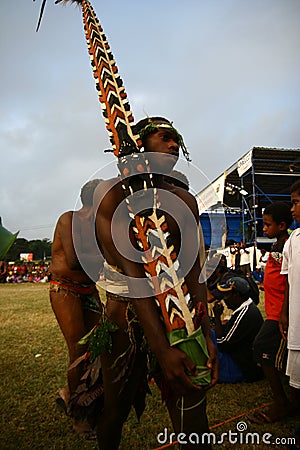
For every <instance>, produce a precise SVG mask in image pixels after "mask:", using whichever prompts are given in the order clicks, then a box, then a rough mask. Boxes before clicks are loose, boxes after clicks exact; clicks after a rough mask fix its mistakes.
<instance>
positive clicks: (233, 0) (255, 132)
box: [0, 0, 300, 240]
mask: <svg viewBox="0 0 300 450" xmlns="http://www.w3.org/2000/svg"><path fill="white" fill-rule="evenodd" d="M91 3H92V5H93V7H94V9H95V11H96V13H97V15H98V18H99V20H100V23H101V25H102V27H103V28H104V31H105V33H106V36H107V38H108V41H109V43H110V46H111V50H112V52H113V55H114V57H115V60H116V62H117V66H118V68H119V71H120V74H121V77H122V79H123V81H124V84H125V88H126V92H127V94H128V98H129V102H130V105H131V109H132V111H133V115H134V118H135V120H136V121H138V120H140V119H141V118H143V117H145V116H146V115H149V116H151V115H160V116H165V117H167V118H169V119H171V120H173V121H174V126H175V127H176V128H177V129H179V130H180V132H181V133H182V134H183V136H184V140H185V144H186V145H187V147H188V149H189V152H190V156H191V158H192V163H190V164H187V163H186V162H184V161H183V160H181V161H180V163H179V167H178V169H180V170H182V171H184V172H185V173H186V174H187V175H188V178H189V179H190V183H191V191H192V192H193V193H197V192H199V191H200V190H201V189H203V188H204V187H205V186H206V185H208V184H209V183H210V182H211V181H213V180H214V179H216V178H217V177H218V176H219V175H220V174H221V173H222V172H223V171H224V170H226V169H227V168H228V167H230V166H231V165H232V164H233V163H234V162H236V161H237V160H238V159H239V158H240V157H241V156H243V155H244V154H245V153H247V152H248V151H249V150H250V149H251V148H252V147H275V148H300V127H299V117H300V83H299V81H300V80H299V78H300V58H299V55H300V27H299V19H300V1H299V0H252V1H248V0H185V1H184V2H183V1H179V0H163V1H161V0H151V2H148V1H146V0H144V1H143V0H128V1H124V0H110V1H101V0H92V2H91ZM40 6H41V0H40V1H39V0H36V1H35V2H33V1H31V0H22V1H20V0H1V2H0V17H1V19H0V20H1V27H0V36H1V39H0V52H1V71H0V77H1V78H0V79H1V83H0V89H1V92H0V98H1V101H0V152H1V153H0V154H1V164H0V216H1V217H2V223H3V225H4V226H5V228H7V229H8V230H10V231H11V232H16V231H18V230H20V234H19V237H24V238H26V239H28V240H31V239H43V238H48V239H51V240H52V238H53V231H54V227H55V224H56V221H57V219H58V217H59V216H60V215H61V214H62V213H63V212H64V211H67V210H73V209H78V208H79V207H80V206H81V205H80V202H79V200H78V195H79V193H80V188H81V186H82V185H83V184H85V182H87V181H88V180H90V179H92V178H109V177H111V176H115V175H116V174H117V170H116V162H115V158H114V156H113V155H112V154H107V153H106V154H104V152H103V151H104V150H105V149H107V148H110V143H109V140H108V135H107V133H106V130H105V127H104V121H103V119H102V113H101V108H100V104H99V101H98V96H97V93H96V89H95V84H94V79H93V76H92V71H91V66H90V62H89V58H88V54H87V48H86V44H85V38H84V33H83V25H82V18H81V11H80V8H78V7H76V6H75V5H71V4H67V5H64V6H62V5H61V4H59V5H55V4H54V0H48V1H47V5H46V9H45V12H44V17H43V20H42V24H41V28H40V30H39V32H38V33H36V32H35V28H36V24H37V19H38V15H39V10H40Z"/></svg>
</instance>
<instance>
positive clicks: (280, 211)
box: [254, 202, 293, 423]
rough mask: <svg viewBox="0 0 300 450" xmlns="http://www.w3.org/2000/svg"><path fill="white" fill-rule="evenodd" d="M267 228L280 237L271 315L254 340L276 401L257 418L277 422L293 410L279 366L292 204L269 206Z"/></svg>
mask: <svg viewBox="0 0 300 450" xmlns="http://www.w3.org/2000/svg"><path fill="white" fill-rule="evenodd" d="M263 223H264V227H263V231H264V233H265V235H266V236H267V237H268V238H270V239H273V238H276V242H275V243H274V244H273V245H272V247H271V251H270V254H269V257H268V260H267V264H266V268H265V275H264V292H265V310H266V315H267V318H266V320H265V322H264V323H263V325H262V327H261V329H260V331H259V333H258V335H257V337H256V339H255V341H254V359H255V361H256V362H257V363H258V364H259V365H261V366H262V368H263V371H264V374H265V376H266V378H267V379H268V381H269V383H270V387H271V390H272V393H273V396H274V404H273V405H272V406H271V407H270V408H269V410H268V411H261V412H257V413H256V414H255V420H254V421H261V422H268V423H270V422H275V421H277V420H281V419H282V418H283V417H285V416H288V415H289V414H291V413H292V412H293V406H292V405H291V403H290V401H289V400H288V398H287V396H286V394H285V391H284V388H283V386H282V383H281V378H280V372H279V370H278V369H279V368H281V367H282V364H283V363H284V361H283V358H284V355H285V343H284V341H283V339H282V336H281V333H280V330H279V319H280V313H281V308H282V304H283V299H284V291H285V284H286V275H282V274H281V273H280V271H281V263H282V250H283V246H284V244H285V242H286V241H287V239H288V237H289V235H288V232H287V230H288V228H289V226H290V225H291V223H292V215H291V211H290V205H288V204H286V203H284V202H276V203H273V204H271V205H269V206H267V207H266V208H265V210H264V214H263Z"/></svg>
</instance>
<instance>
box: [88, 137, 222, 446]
mask: <svg viewBox="0 0 300 450" xmlns="http://www.w3.org/2000/svg"><path fill="white" fill-rule="evenodd" d="M144 146H145V150H146V151H147V152H150V151H151V152H153V154H152V155H151V158H149V159H150V162H151V167H152V168H153V167H155V170H157V171H159V172H160V173H161V174H162V175H161V176H156V177H155V185H156V186H157V187H159V188H160V189H162V190H163V191H168V192H170V193H172V195H173V196H174V197H173V198H174V199H176V196H177V197H178V199H181V200H182V202H183V204H185V205H186V206H187V208H188V209H189V210H190V211H191V216H192V217H193V222H194V226H193V228H192V227H191V221H189V220H188V221H187V223H186V222H185V220H183V219H184V218H185V214H186V212H185V210H184V209H182V208H181V202H178V208H177V211H176V215H177V219H178V217H180V220H181V223H185V225H184V229H181V230H179V228H178V226H177V224H176V221H175V220H174V219H173V218H172V217H171V215H170V214H166V220H167V223H168V229H169V232H170V234H171V235H172V238H173V239H172V242H173V243H174V246H175V248H176V251H177V252H178V250H179V247H180V231H181V233H182V234H185V233H189V235H190V237H191V238H190V240H189V242H187V244H185V246H184V248H183V249H182V258H183V259H184V258H185V256H186V255H188V254H189V252H190V251H191V248H192V246H195V242H197V240H198V239H197V238H198V230H197V227H196V226H195V224H198V222H199V214H198V208H197V204H196V201H195V199H194V197H193V196H192V195H191V194H189V193H188V192H187V191H186V190H185V189H182V188H179V187H176V186H173V185H170V184H169V183H167V182H165V180H164V178H163V175H164V174H167V173H169V172H170V171H171V170H172V168H173V166H174V164H175V163H176V161H177V158H178V153H179V146H178V141H177V136H176V135H175V133H174V132H172V131H171V130H165V129H159V131H158V132H155V133H153V134H150V135H149V136H148V137H147V138H146V139H145V142H144ZM154 154H157V158H155V157H154ZM168 155H171V157H170V156H168ZM147 156H148V155H147ZM97 195H98V199H97V205H100V206H99V208H98V211H97V215H96V232H97V238H98V241H99V243H100V246H101V250H102V252H103V255H104V258H105V259H106V260H107V262H108V263H109V264H111V265H113V266H117V267H119V268H120V269H121V270H122V272H123V273H124V274H125V275H126V276H127V277H131V278H135V277H136V278H143V277H144V268H143V266H142V265H141V264H140V263H138V262H134V261H132V260H130V259H131V257H132V255H133V249H134V247H135V246H136V244H135V238H134V235H133V231H132V229H131V228H130V229H129V237H128V236H126V229H127V228H126V227H124V224H126V223H128V210H127V207H126V204H125V203H124V202H123V204H122V205H121V202H122V201H123V199H124V194H123V190H122V187H121V183H120V182H119V181H118V180H110V181H108V182H107V183H106V185H105V184H103V185H101V186H100V187H99V188H98V189H97V192H96V196H97ZM159 198H160V200H161V202H162V209H164V204H163V201H164V199H163V198H161V196H160V197H159ZM176 204H177V203H176ZM120 205H121V206H120ZM117 207H119V210H118V211H119V216H118V220H117V221H116V222H115V223H114V229H113V230H112V229H111V223H112V219H113V215H114V212H115V210H116V209H117ZM124 230H125V231H124ZM113 236H120V240H121V241H122V254H121V253H120V252H119V251H118V248H117V246H116V245H115V242H114V241H113ZM126 243H127V244H126ZM126 245H127V246H126ZM124 254H125V255H126V256H124ZM199 275H200V263H199V258H198V257H197V258H196V260H195V262H194V263H193V265H192V267H191V269H190V270H189V272H188V274H187V275H186V277H185V279H186V282H187V285H188V288H189V292H190V294H191V296H192V298H193V300H194V302H198V301H202V302H204V303H206V286H205V285H204V284H199V281H198V279H199ZM128 287H129V292H130V295H131V298H130V301H131V303H132V305H133V307H134V310H135V312H136V314H137V316H138V319H139V322H140V324H141V326H142V328H143V330H144V333H145V336H146V337H147V340H148V343H149V345H150V347H151V350H152V351H153V353H154V354H155V356H156V358H157V361H158V363H159V365H160V367H161V369H162V372H163V375H164V377H165V379H166V380H167V382H168V384H169V386H170V387H171V389H172V391H173V392H174V393H176V395H173V397H172V399H171V400H170V401H169V402H168V403H167V406H168V409H169V412H170V415H171V419H172V422H173V426H174V428H175V431H177V432H180V411H179V410H178V408H177V407H176V403H177V401H178V399H180V397H181V396H184V399H185V403H184V405H185V407H186V406H187V405H195V404H196V403H197V402H198V401H199V399H201V398H203V395H204V390H203V389H202V388H200V387H197V386H195V385H194V384H193V383H192V382H191V380H190V378H189V377H188V376H187V374H186V372H187V371H188V372H190V373H192V374H194V375H195V374H196V366H195V363H194V362H193V361H192V360H191V359H190V358H189V357H188V356H187V355H186V354H185V353H183V352H182V351H180V350H179V349H177V348H174V347H171V346H170V344H169V342H168V340H167V337H166V335H165V330H164V326H163V324H162V322H161V319H160V316H159V313H158V309H157V306H156V303H155V300H154V297H153V294H152V292H151V291H150V290H149V293H148V294H147V295H145V296H144V297H143V298H137V297H140V290H139V286H137V285H136V282H134V280H132V279H131V280H130V279H129V282H128ZM125 310H126V305H125V304H122V303H119V302H114V301H111V302H108V304H107V314H108V316H109V318H110V319H111V320H113V321H114V322H116V323H117V324H118V325H119V331H118V332H117V333H116V334H115V335H114V346H113V352H112V354H110V355H108V354H105V355H103V356H102V367H103V377H104V391H105V405H104V413H103V414H102V415H101V417H100V418H99V421H98V443H99V447H100V449H102V450H113V449H117V448H118V446H119V443H120V436H121V431H122V425H123V423H124V421H125V420H126V418H127V415H128V412H129V410H130V406H131V403H132V398H133V396H134V394H135V391H136V380H137V379H138V378H139V376H140V372H141V367H139V355H137V361H136V364H135V366H134V368H133V371H132V374H131V377H130V380H129V381H128V382H127V383H126V386H125V389H126V395H123V394H122V393H121V395H119V388H120V386H118V383H114V384H113V383H112V382H111V376H110V373H109V368H110V366H111V365H112V363H113V362H114V361H115V359H116V357H117V356H118V355H119V354H120V353H121V352H122V351H124V350H125V349H126V348H127V347H128V344H129V342H128V336H127V333H126V329H127V324H126V321H125ZM202 329H203V332H204V335H205V337H206V342H207V346H208V351H209V354H210V358H209V360H208V362H207V366H208V367H209V368H210V369H211V370H212V371H211V374H212V380H211V383H210V385H209V386H208V388H210V387H212V386H213V385H215V383H216V382H217V356H216V349H215V347H214V344H213V342H212V340H211V336H210V328H209V322H208V317H205V319H204V320H203V324H202ZM123 392H124V391H123ZM203 408H204V403H202V405H201V407H199V408H195V409H194V410H192V411H193V413H189V416H185V420H184V425H185V427H186V428H185V430H187V431H189V429H188V426H190V432H191V431H194V432H197V431H199V430H200V431H201V430H204V429H207V420H206V416H205V412H204V410H203ZM186 417H187V418H188V419H187V420H186ZM200 431H199V432H200ZM185 448H186V449H189V448H194V449H195V448H203V449H204V448H207V449H208V448H210V446H200V447H197V446H195V445H193V446H192V447H189V446H188V445H187V446H185Z"/></svg>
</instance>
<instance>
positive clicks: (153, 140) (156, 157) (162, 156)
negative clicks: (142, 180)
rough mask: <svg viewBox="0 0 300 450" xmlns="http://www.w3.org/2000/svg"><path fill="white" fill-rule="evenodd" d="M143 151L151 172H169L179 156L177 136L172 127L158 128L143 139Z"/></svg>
mask: <svg viewBox="0 0 300 450" xmlns="http://www.w3.org/2000/svg"><path fill="white" fill-rule="evenodd" d="M145 151H146V152H147V156H148V159H149V162H150V167H151V169H152V171H153V172H157V173H162V174H167V173H170V171H171V170H172V169H173V167H174V166H175V164H176V162H177V160H178V157H179V143H178V136H177V134H176V133H175V132H174V131H173V130H172V128H159V130H158V131H157V132H156V133H151V134H150V135H149V136H147V138H146V139H145ZM148 153H149V155H148Z"/></svg>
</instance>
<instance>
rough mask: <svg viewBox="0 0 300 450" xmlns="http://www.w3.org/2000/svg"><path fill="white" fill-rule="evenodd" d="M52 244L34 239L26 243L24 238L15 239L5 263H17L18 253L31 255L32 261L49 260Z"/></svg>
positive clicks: (47, 240) (48, 241)
mask: <svg viewBox="0 0 300 450" xmlns="http://www.w3.org/2000/svg"><path fill="white" fill-rule="evenodd" d="M51 246H52V242H51V241H50V239H47V238H45V239H34V240H32V241H27V239H24V238H17V239H16V240H15V242H14V243H13V245H12V246H11V248H10V249H9V251H8V252H7V254H6V257H5V259H6V261H17V260H19V259H20V253H33V259H34V260H44V259H50V257H51Z"/></svg>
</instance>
